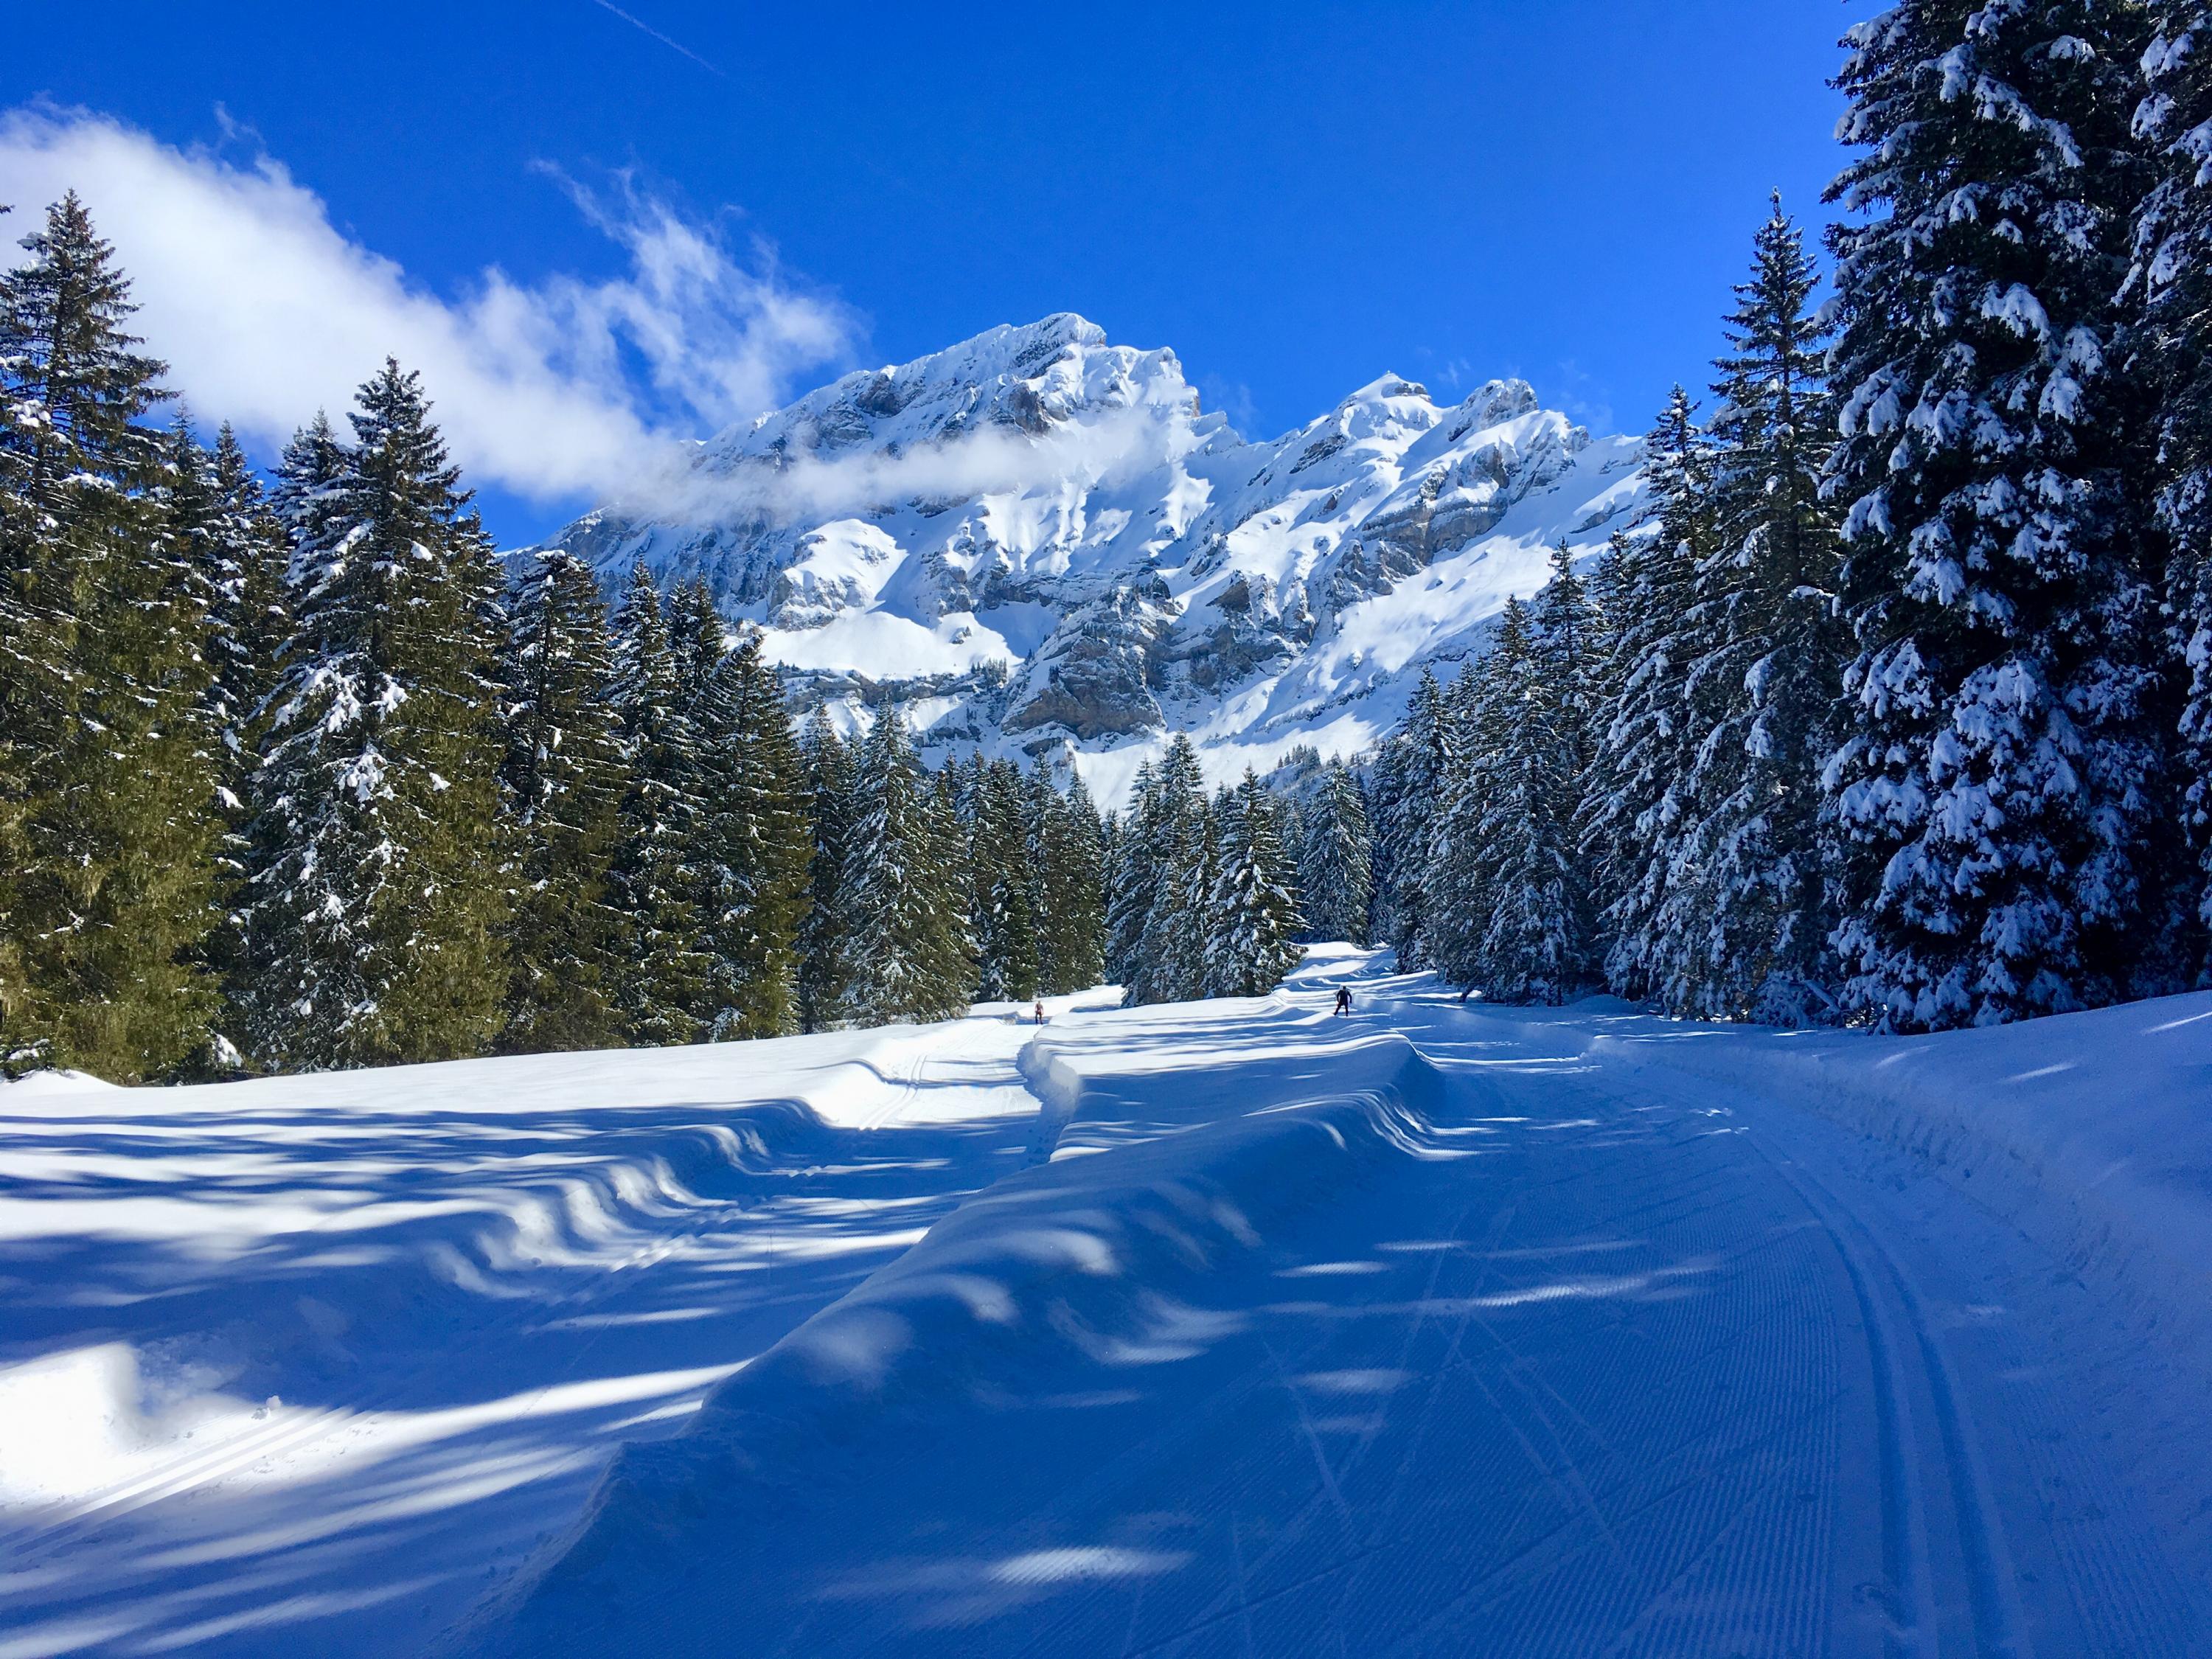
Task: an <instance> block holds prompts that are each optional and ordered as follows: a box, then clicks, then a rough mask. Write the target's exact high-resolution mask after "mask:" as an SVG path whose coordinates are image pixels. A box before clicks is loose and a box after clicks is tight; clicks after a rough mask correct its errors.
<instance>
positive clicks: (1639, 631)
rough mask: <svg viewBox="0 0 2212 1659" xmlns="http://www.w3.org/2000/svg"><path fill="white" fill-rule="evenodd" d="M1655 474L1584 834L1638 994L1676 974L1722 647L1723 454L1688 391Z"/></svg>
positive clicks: (1608, 691) (1630, 992) (1604, 662)
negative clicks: (1713, 596)
mask: <svg viewBox="0 0 2212 1659" xmlns="http://www.w3.org/2000/svg"><path fill="white" fill-rule="evenodd" d="M1644 470H1645V476H1646V477H1647V479H1648V480H1649V488H1650V492H1651V501H1652V505H1651V508H1650V518H1649V520H1648V522H1649V525H1650V533H1649V534H1647V535H1640V536H1636V537H1634V538H1626V537H1624V538H1615V541H1614V543H1613V548H1612V550H1610V552H1609V554H1608V556H1607V560H1606V562H1605V564H1604V565H1603V566H1602V567H1601V592H1602V595H1603V597H1602V600H1601V604H1600V606H1599V611H1600V616H1601V629H1602V635H1603V643H1602V645H1601V648H1600V650H1599V652H1598V653H1597V662H1596V671H1597V673H1598V676H1599V685H1598V693H1597V706H1596V708H1595V716H1594V719H1593V721H1592V732H1593V744H1592V757H1591V763H1590V772H1589V778H1588V780H1587V781H1586V782H1585V784H1584V787H1583V809H1582V821H1581V833H1580V858H1581V862H1582V864H1583V868H1584V869H1585V871H1586V872H1588V875H1589V882H1590V885H1591V890H1592V902H1593V904H1594V905H1595V908H1597V910H1598V912H1599V916H1598V921H1597V924H1596V925H1597V929H1598V934H1599V937H1600V939H1601V941H1602V944H1603V949H1604V953H1605V954H1604V966H1605V975H1606V979H1607V982H1608V983H1609V984H1610V985H1611V986H1612V987H1613V989H1614V990H1616V991H1617V992H1619V993H1620V994H1621V995H1623V996H1626V997H1635V998H1643V997H1647V996H1650V995H1652V994H1655V993H1656V990H1657V988H1658V985H1659V981H1660V980H1661V979H1662V977H1663V975H1665V973H1666V971H1667V968H1666V964H1665V963H1664V962H1663V961H1662V958H1663V957H1664V956H1665V955H1666V953H1667V951H1668V948H1669V946H1670V945H1671V938H1670V935H1669V934H1668V931H1667V929H1668V921H1667V920H1666V917H1667V914H1668V910H1667V907H1668V901H1669V899H1670V897H1671V896H1672V894H1673V892H1674V885H1673V878H1674V872H1675V871H1676V870H1677V868H1678V867H1680V866H1682V860H1680V858H1679V857H1678V852H1679V846H1680V838H1681V836H1682V835H1683V833H1684V830H1685V827H1686V825H1687V824H1689V823H1691V822H1692V821H1693V819H1694V816H1695V813H1694V803H1693V800H1692V796H1691V793H1690V777H1691V772H1692V768H1693V766H1694V764H1695V761H1696V756H1697V745H1698V742H1699V737H1700V735H1701V734H1700V733H1699V730H1698V726H1697V723H1696V719H1695V711H1694V710H1693V709H1692V706H1691V701H1690V694H1689V680H1690V671H1691V667H1692V665H1693V664H1694V663H1696V662H1698V661H1699V660H1701V659H1704V658H1705V656H1706V654H1707V653H1708V649H1709V644H1708V639H1707V636H1706V632H1705V615H1704V612H1703V610H1702V608H1701V607H1700V606H1699V600H1698V592H1697V580H1698V572H1699V568H1700V567H1701V566H1702V565H1703V564H1704V562H1705V560H1706V559H1707V558H1708V557H1710V556H1711V554H1712V553H1713V551H1714V550H1715V549H1716V548H1717V545H1718V536H1717V531H1716V530H1715V528H1714V524H1713V510H1714V509H1713V500H1712V477H1711V472H1712V454H1711V443H1710V441H1708V439H1707V437H1706V435H1705V433H1704V431H1703V430H1702V429H1701V428H1699V424H1698V421H1697V412H1696V407H1695V405H1694V404H1692V402H1691V401H1690V397H1689V394H1688V393H1687V392H1684V391H1683V390H1682V388H1681V387H1680V386H1677V387H1675V388H1674V392H1673V394H1672V395H1671V396H1670V397H1669V398H1668V404H1667V408H1666V410H1665V411H1664V412H1663V413H1662V415H1661V416H1660V417H1659V420H1658V422H1657V424H1656V426H1655V427H1654V428H1653V429H1652V433H1651V435H1650V438H1649V439H1648V440H1647V441H1646V442H1645V445H1644ZM1689 867H1690V869H1691V871H1692V873H1694V866H1689Z"/></svg>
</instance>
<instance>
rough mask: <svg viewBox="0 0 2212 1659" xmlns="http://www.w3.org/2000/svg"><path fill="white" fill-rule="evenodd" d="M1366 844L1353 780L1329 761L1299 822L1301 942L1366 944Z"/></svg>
mask: <svg viewBox="0 0 2212 1659" xmlns="http://www.w3.org/2000/svg"><path fill="white" fill-rule="evenodd" d="M1372 840H1373V836H1372V835H1371V833H1370V830H1369V829H1368V825H1367V806H1366V803H1365V802H1364V801H1363V800H1362V799H1360V793H1359V780H1358V779H1357V778H1355V777H1354V776H1353V775H1352V769H1351V768H1350V767H1348V766H1346V764H1345V763H1343V762H1342V761H1340V760H1334V761H1331V762H1330V763H1328V766H1327V767H1326V768H1325V769H1323V771H1322V781H1321V787H1320V789H1319V790H1318V791H1317V792H1316V793H1315V795H1314V798H1313V799H1312V801H1311V803H1310V805H1308V806H1307V808H1306V810H1305V812H1304V816H1303V817H1302V819H1301V821H1300V823H1299V850H1298V860H1297V869H1298V908H1299V910H1300V912H1301V913H1302V914H1303V915H1304V917H1305V935H1304V936H1305V937H1306V938H1307V939H1314V940H1327V939H1346V940H1349V941H1350V942H1351V943H1352V944H1354V945H1364V944H1366V943H1367V919H1368V914H1369V912H1370V909H1371V908H1373V905H1374V902H1375V872H1374V862H1373V852H1372V847H1371V842H1372Z"/></svg>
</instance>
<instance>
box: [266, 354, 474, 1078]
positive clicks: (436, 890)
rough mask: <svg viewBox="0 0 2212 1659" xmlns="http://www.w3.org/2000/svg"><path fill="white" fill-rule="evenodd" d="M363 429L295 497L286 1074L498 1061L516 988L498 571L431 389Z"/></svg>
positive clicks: (276, 1013)
mask: <svg viewBox="0 0 2212 1659" xmlns="http://www.w3.org/2000/svg"><path fill="white" fill-rule="evenodd" d="M351 423H352V426H353V428H354V442H353V444H352V445H351V446H350V447H347V448H346V449H345V450H344V452H343V459H342V464H341V465H339V467H338V469H337V474H336V477H331V476H330V475H329V473H328V472H327V471H322V469H325V468H327V467H328V466H329V465H330V464H331V457H330V456H329V454H328V453H326V452H325V451H324V450H323V448H322V444H323V441H324V436H325V435H310V436H309V437H307V438H306V439H304V440H302V441H295V445H294V447H293V449H292V450H291V451H288V452H287V462H286V469H285V477H284V479H283V485H284V487H283V489H282V490H281V491H280V494H279V510H280V513H283V516H284V517H285V519H286V521H287V523H288V526H291V525H297V524H301V523H303V522H307V523H308V525H309V527H308V529H307V532H306V533H305V534H303V535H302V536H301V538H300V539H299V540H297V541H295V546H294V559H293V568H294V580H295V600H294V607H295V615H296V617H297V620H296V623H295V639H294V642H293V644H292V646H291V647H290V648H289V650H288V652H287V653H286V655H287V672H286V676H285V679H284V682H283V687H282V689H281V690H280V692H279V694H278V703H277V708H276V711H275V714H274V715H273V717H272V720H271V722H270V749H269V753H268V755H267V756H266V757H265V758H264V762H263V764H262V767H261V769H260V772H259V774H258V776H257V778H256V780H255V793H256V797H257V799H258V801H259V802H260V803H261V807H260V811H261V817H262V818H263V820H264V823H262V825H261V826H260V827H259V828H258V829H257V838H258V837H260V836H266V837H267V838H268V842H269V847H270V854H269V857H268V859H267V861H266V863H265V864H264V867H263V868H261V869H260V870H259V871H258V872H257V873H256V878H255V883H254V885H255V889H256V891H255V893H254V895H253V899H252V910H253V912H254V914H252V915H249V917H248V929H249V933H250V936H251V939H252V942H253V944H254V947H255V951H256V955H257V957H258V959H259V964H260V967H261V969H262V973H261V984H260V985H259V987H258V988H257V990H256V992H255V994H254V998H253V1008H252V1014H253V1018H254V1022H255V1026H256V1030H255V1032H254V1036H255V1039H256V1047H257V1052H258V1055H259V1056H260V1057H261V1058H263V1059H264V1060H268V1061H270V1062H272V1063H275V1064H277V1065H282V1066H308V1067H325V1066H360V1065H380V1064H391V1063H395V1062H405V1061H417V1060H447V1059H453V1058H457V1057H460V1056H463V1055H467V1054H477V1053H481V1052H483V1049H484V1048H486V1047H488V1046H489V1043H490V1042H492V1040H493V1039H494V1037H495V1036H496V1035H497V1033H498V1030H499V1028H500V1024H501V1018H502V1003H503V1001H504V994H505V989H506V981H507V975H506V973H505V971H504V963H503V962H502V961H501V926H502V923H503V921H504V908H505V900H506V884H505V882H504V880H503V879H502V878H501V869H502V866H503V865H504V863H505V853H504V848H503V847H502V845H501V835H500V829H501V816H500V812H499V768H500V762H501V755H502V750H503V744H502V743H501V732H500V728H499V702H500V684H499V659H500V653H501V645H502V636H503V634H504V623H503V619H502V617H501V613H500V595H501V586H502V576H501V569H500V566H499V562H498V559H497V556H496V555H495V553H494V551H493V550H492V548H491V545H490V543H489V538H487V537H486V536H485V535H484V532H483V526H482V524H481V523H480V522H479V521H478V520H477V517H476V514H475V513H474V512H473V510H472V509H471V507H470V506H469V496H468V494H467V492H466V491H465V490H463V489H461V488H460V482H459V473H458V472H457V471H456V470H455V469H454V468H453V466H452V465H450V463H449V462H448V460H447V454H446V448H445V444H444V441H443V440H442V439H441V437H440V435H439V434H438V430H437V428H436V427H435V425H434V424H433V422H431V419H430V406H429V404H428V400H427V399H426V398H424V397H423V395H422V384H421V380H420V377H419V376H417V375H415V374H409V373H405V372H403V371H402V370H401V369H400V368H399V366H398V364H397V363H396V362H390V361H388V360H387V361H386V364H385V366H384V368H383V369H382V370H381V371H380V372H379V373H378V374H376V375H375V376H374V377H373V378H372V379H370V380H368V382H367V383H366V384H364V385H363V386H362V389H361V392H360V394H359V396H358V398H357V407H356V409H355V410H354V411H353V413H352V416H351ZM303 491H305V492H306V503H305V505H303V495H302V492H303ZM303 514H304V515H305V516H304V518H303V516H302V515H303ZM264 942H265V944H266V946H267V949H266V952H265V955H264V953H263V951H262V949H261V946H262V945H263V944H264Z"/></svg>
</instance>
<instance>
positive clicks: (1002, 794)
mask: <svg viewBox="0 0 2212 1659" xmlns="http://www.w3.org/2000/svg"><path fill="white" fill-rule="evenodd" d="M971 789H972V795H973V801H972V804H971V805H970V807H969V839H968V845H967V848H966V853H967V857H968V864H969V870H970V872H971V878H972V880H973V883H974V891H975V899H974V902H975V910H974V913H973V914H974V915H975V933H976V951H977V975H978V979H977V986H976V1000H978V1001H982V1002H1006V1001H1015V1002H1027V1001H1028V1000H1030V999H1031V998H1032V997H1034V996H1036V994H1037V982H1038V981H1037V974H1038V967H1037V960H1038V932H1039V929H1038V920H1037V915H1036V909H1035V908H1034V891H1033V887H1032V882H1033V880H1034V872H1033V863H1032V856H1031V853H1030V836H1029V829H1028V824H1027V822H1026V815H1025V812H1024V793H1023V789H1022V781H1021V774H1020V772H1019V771H1018V769H1016V768H1015V767H1014V765H1013V763H1012V762H1011V761H1004V760H1001V761H995V762H993V763H991V764H989V765H988V766H980V765H979V768H978V770H977V772H976V773H975V777H974V781H973V783H972V786H971Z"/></svg>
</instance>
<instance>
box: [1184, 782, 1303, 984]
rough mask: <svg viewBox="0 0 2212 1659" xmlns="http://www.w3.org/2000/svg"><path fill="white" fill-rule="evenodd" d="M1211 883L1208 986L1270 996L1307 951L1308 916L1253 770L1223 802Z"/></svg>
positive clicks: (1207, 931) (1218, 816) (1207, 914)
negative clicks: (1302, 933) (1303, 938)
mask: <svg viewBox="0 0 2212 1659" xmlns="http://www.w3.org/2000/svg"><path fill="white" fill-rule="evenodd" d="M1214 817H1215V820H1216V823H1217V824H1218V831H1217V836H1216V846H1215V851H1214V856H1213V860H1212V864H1213V886H1212V892H1211V893H1210V894H1209V896H1208V899H1207V903H1206V909H1205V912H1204V915H1205V918H1206V926H1205V930H1204V932H1205V937H1206V994H1207V995H1209V996H1225V997H1255V996H1264V995H1266V994H1267V993H1268V992H1270V991H1272V990H1273V989H1274V988H1275V987H1276V986H1278V985H1279V984H1281V983H1282V980H1283V975H1285V974H1287V973H1289V972H1290V971H1291V969H1293V968H1295V967H1297V965H1298V962H1299V960H1300V958H1301V957H1304V955H1305V951H1304V947H1303V946H1301V945H1298V944H1297V943H1296V942H1295V941H1296V939H1297V933H1298V932H1299V929H1300V927H1301V926H1302V925H1303V924H1302V921H1301V919H1300V917H1299V915H1298V909H1297V902H1296V901H1295V900H1294V899H1293V898H1292V897H1291V890H1290V886H1289V884H1288V882H1287V881H1286V880H1285V874H1286V872H1287V870H1288V868H1289V864H1290V859H1289V854H1287V852H1286V851H1285V848H1284V847H1283V845H1282V843H1281V842H1280V840H1279V836H1278V830H1277V822H1276V820H1277V812H1276V810H1275V805H1274V802H1273V798H1272V797H1270V796H1269V795H1268V793H1267V790H1266V789H1265V788H1264V787H1262V786H1261V782H1260V781H1259V779H1258V778H1256V777H1255V776H1254V775H1252V774H1251V773H1250V772H1249V771H1247V772H1246V773H1245V774H1244V781H1243V783H1241V784H1239V785H1238V786H1237V787H1236V788H1235V789H1233V790H1230V791H1227V792H1225V793H1224V794H1223V796H1222V798H1221V801H1220V805H1219V806H1218V808H1217V810H1216V811H1215V814H1214Z"/></svg>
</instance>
